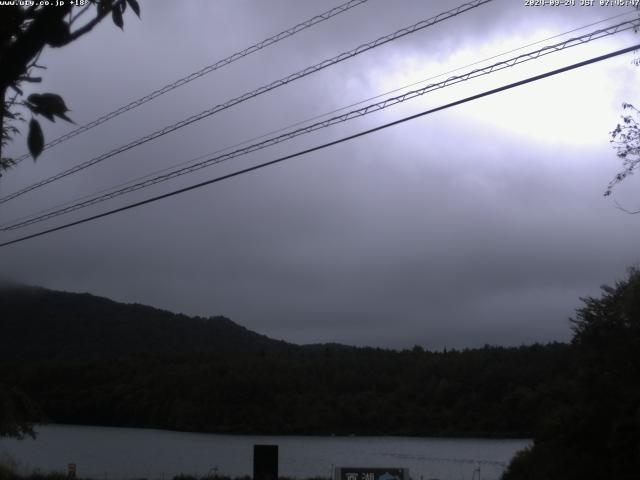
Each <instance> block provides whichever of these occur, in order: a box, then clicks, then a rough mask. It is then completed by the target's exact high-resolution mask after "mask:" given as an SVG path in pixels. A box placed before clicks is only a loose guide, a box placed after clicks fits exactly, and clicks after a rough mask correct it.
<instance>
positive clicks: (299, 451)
mask: <svg viewBox="0 0 640 480" xmlns="http://www.w3.org/2000/svg"><path fill="white" fill-rule="evenodd" d="M529 443H530V441H529V440H485V439H455V438H449V439H443V438H409V437H279V436H244V435H212V434H200V433H181V432H169V431H164V430H146V429H135V428H108V427H80V426H69V425H48V426H44V427H41V428H40V429H39V430H38V438H37V440H22V441H17V440H9V439H1V440H0V460H2V458H3V457H4V459H5V461H6V459H7V457H9V458H12V459H13V460H15V461H17V462H18V466H19V468H20V469H21V470H22V471H25V472H28V471H32V470H35V469H38V470H41V471H51V470H58V471H66V468H67V464H68V463H76V464H77V468H78V475H79V476H86V477H93V478H96V479H97V480H103V479H106V480H117V479H132V478H147V479H167V480H169V479H170V478H171V477H172V476H174V475H178V474H180V473H185V474H193V475H206V474H207V473H213V472H214V471H215V469H217V472H218V473H220V474H225V475H230V476H242V475H251V474H252V472H253V467H252V465H253V464H252V456H253V445H254V444H276V445H278V446H279V456H280V475H283V476H289V477H298V478H305V477H312V476H322V477H329V476H330V475H331V473H332V469H333V467H336V466H369V467H376V466H378V467H404V468H408V469H409V473H410V475H411V476H412V478H413V479H416V480H420V479H421V478H422V479H423V480H427V479H432V478H437V479H439V480H460V479H472V478H474V480H475V479H477V478H478V474H480V478H482V479H492V480H493V479H496V480H497V479H498V478H500V474H501V473H502V471H503V470H504V468H505V466H506V464H507V463H508V462H509V460H510V459H511V458H512V457H513V455H514V454H515V453H516V452H517V451H518V450H521V449H522V448H524V447H525V446H527V445H528V444H529ZM478 469H479V472H478ZM474 471H475V475H474Z"/></svg>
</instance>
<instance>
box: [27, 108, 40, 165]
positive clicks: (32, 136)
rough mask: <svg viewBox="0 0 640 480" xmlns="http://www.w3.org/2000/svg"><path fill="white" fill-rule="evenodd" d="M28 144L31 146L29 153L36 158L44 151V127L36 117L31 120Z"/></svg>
mask: <svg viewBox="0 0 640 480" xmlns="http://www.w3.org/2000/svg"><path fill="white" fill-rule="evenodd" d="M27 146H28V147H29V153H31V156H32V157H33V159H34V160H35V159H36V158H38V156H39V155H40V154H41V153H42V150H43V149H44V135H43V134H42V128H41V127H40V122H38V121H37V120H36V119H35V118H32V119H31V122H29V135H28V136H27Z"/></svg>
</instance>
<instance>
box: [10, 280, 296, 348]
mask: <svg viewBox="0 0 640 480" xmlns="http://www.w3.org/2000/svg"><path fill="white" fill-rule="evenodd" d="M0 305H2V320H1V321H0V360H20V359H25V360H26V359H29V360H45V359H61V360H62V359H65V360H69V359H85V360H98V359H108V358H119V357H122V356H127V355H135V354H162V355H167V354H177V355H180V354H193V353H225V354H226V353H252V352H281V351H289V350H296V349H299V348H301V347H300V346H298V345H295V344H292V343H288V342H285V341H283V340H276V339H272V338H269V337H267V336H266V335H262V334H259V333H257V332H254V331H251V330H249V329H247V328H246V327H243V326H242V325H239V324H237V323H235V322H234V321H232V320H231V319H229V318H227V317H224V316H221V315H219V316H211V317H207V318H204V317H199V316H195V317H191V316H188V315H185V314H182V313H174V312H171V311H169V310H163V309H159V308H155V307H152V306H149V305H144V304H140V303H123V302H117V301H115V300H111V299H109V298H106V297H102V296H96V295H93V294H90V293H76V292H66V291H58V290H50V289H47V288H44V287H37V286H27V285H18V284H11V285H7V284H5V285H2V286H0Z"/></svg>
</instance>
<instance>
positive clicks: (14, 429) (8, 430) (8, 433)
mask: <svg viewBox="0 0 640 480" xmlns="http://www.w3.org/2000/svg"><path fill="white" fill-rule="evenodd" d="M42 421H43V415H42V411H41V410H40V407H39V406H38V405H37V404H36V403H34V402H33V401H32V400H31V399H30V398H29V397H27V396H26V395H25V394H24V393H23V392H22V391H21V390H19V389H17V388H15V387H12V386H9V385H4V384H2V383H0V438H2V437H13V438H18V439H22V438H24V437H31V438H35V432H34V430H33V426H34V424H36V423H40V422H42Z"/></svg>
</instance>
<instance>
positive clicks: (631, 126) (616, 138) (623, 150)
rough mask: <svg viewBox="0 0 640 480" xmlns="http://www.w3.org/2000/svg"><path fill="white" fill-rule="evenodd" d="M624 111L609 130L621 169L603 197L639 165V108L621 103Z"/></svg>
mask: <svg viewBox="0 0 640 480" xmlns="http://www.w3.org/2000/svg"><path fill="white" fill-rule="evenodd" d="M622 108H623V110H624V111H625V112H626V114H625V115H623V116H622V121H621V122H620V123H618V124H617V125H616V128H614V129H613V131H612V132H611V140H610V141H611V143H612V144H613V146H614V148H615V150H616V154H617V155H618V158H620V159H621V160H622V167H623V168H622V171H620V172H619V173H618V174H616V176H615V177H614V178H613V180H611V181H610V182H609V185H608V186H607V189H606V190H605V192H604V195H605V197H606V196H609V195H611V192H612V191H613V188H614V187H615V186H616V185H617V184H618V183H620V182H622V181H623V180H624V179H625V178H627V177H628V176H629V175H632V174H633V172H634V171H635V170H636V169H637V168H639V167H640V122H639V120H640V117H639V114H640V110H638V109H637V108H636V107H634V106H633V105H631V104H630V103H623V104H622Z"/></svg>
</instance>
